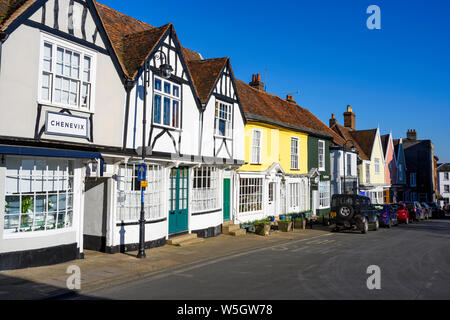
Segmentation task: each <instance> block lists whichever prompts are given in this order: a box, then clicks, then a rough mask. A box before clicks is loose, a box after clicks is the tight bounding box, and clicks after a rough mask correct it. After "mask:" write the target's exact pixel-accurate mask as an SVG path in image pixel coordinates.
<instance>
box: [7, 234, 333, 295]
mask: <svg viewBox="0 0 450 320" xmlns="http://www.w3.org/2000/svg"><path fill="white" fill-rule="evenodd" d="M329 234H330V232H329V229H328V228H327V227H322V226H315V227H314V229H313V230H304V231H303V230H295V231H294V232H289V233H282V232H279V231H275V232H273V233H272V234H271V235H270V236H267V237H262V236H258V235H255V234H247V235H246V236H243V237H231V236H227V235H220V236H218V237H215V238H208V239H205V241H204V242H202V243H199V244H196V245H192V246H186V247H177V246H170V245H166V246H163V247H159V248H154V249H151V250H147V251H146V254H147V258H146V259H142V260H141V259H137V258H136V255H137V252H127V253H124V254H114V255H110V254H105V253H100V252H94V251H85V259H83V260H76V261H70V262H67V263H63V264H58V265H53V266H45V267H37V268H29V269H22V270H11V271H1V272H0V300H39V299H61V298H68V297H72V296H74V293H76V296H77V297H79V298H80V297H81V298H83V297H84V298H87V299H89V298H91V297H92V293H93V292H97V291H99V290H107V289H108V288H110V287H115V286H120V285H122V284H126V283H132V282H136V281H141V280H142V279H146V278H148V277H151V276H157V275H158V274H159V275H160V274H165V273H170V272H171V270H176V269H177V268H189V266H199V265H208V264H209V263H211V261H214V262H215V263H217V261H220V260H227V259H230V258H237V257H245V256H246V254H247V253H254V252H255V250H256V251H257V250H264V249H265V248H269V247H273V246H275V245H282V244H287V243H290V242H297V241H304V240H307V239H312V238H317V237H323V236H325V235H329ZM71 266H77V267H79V268H80V271H81V290H76V291H71V290H68V289H67V280H68V277H69V276H70V274H68V272H67V271H68V268H69V267H71Z"/></svg>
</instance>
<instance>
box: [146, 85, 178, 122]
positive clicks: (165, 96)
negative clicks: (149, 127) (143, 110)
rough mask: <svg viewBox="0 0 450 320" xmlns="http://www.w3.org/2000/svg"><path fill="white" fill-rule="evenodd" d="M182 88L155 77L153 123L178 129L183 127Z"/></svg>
mask: <svg viewBox="0 0 450 320" xmlns="http://www.w3.org/2000/svg"><path fill="white" fill-rule="evenodd" d="M180 109H181V98H180V86H178V85H176V84H174V83H172V82H170V81H167V80H163V79H162V78H158V77H155V80H154V94H153V123H154V124H157V125H162V126H165V127H170V128H175V129H178V128H180V127H181V119H180V114H181V110H180Z"/></svg>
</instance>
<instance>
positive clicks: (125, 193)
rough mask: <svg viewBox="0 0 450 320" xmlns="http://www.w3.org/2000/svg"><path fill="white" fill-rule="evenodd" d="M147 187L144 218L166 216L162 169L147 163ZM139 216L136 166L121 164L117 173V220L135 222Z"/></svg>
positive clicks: (138, 189)
mask: <svg viewBox="0 0 450 320" xmlns="http://www.w3.org/2000/svg"><path fill="white" fill-rule="evenodd" d="M147 180H148V187H147V188H146V190H145V193H144V209H145V220H147V221H154V220H159V219H162V218H164V217H165V216H166V213H165V211H164V207H163V200H164V169H163V168H162V167H161V166H158V165H147ZM140 216H141V184H140V182H139V181H138V166H137V165H134V164H126V165H125V164H123V165H121V166H120V167H119V172H118V175H117V221H118V222H122V221H123V222H136V221H138V220H139V219H140Z"/></svg>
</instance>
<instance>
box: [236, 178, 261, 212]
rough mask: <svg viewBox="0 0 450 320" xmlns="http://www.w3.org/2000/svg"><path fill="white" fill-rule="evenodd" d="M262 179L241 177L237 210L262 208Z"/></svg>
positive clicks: (246, 210)
mask: <svg viewBox="0 0 450 320" xmlns="http://www.w3.org/2000/svg"><path fill="white" fill-rule="evenodd" d="M262 202H263V179H262V178H241V179H240V186H239V212H242V213H244V212H255V211H261V210H262V209H263V204H262Z"/></svg>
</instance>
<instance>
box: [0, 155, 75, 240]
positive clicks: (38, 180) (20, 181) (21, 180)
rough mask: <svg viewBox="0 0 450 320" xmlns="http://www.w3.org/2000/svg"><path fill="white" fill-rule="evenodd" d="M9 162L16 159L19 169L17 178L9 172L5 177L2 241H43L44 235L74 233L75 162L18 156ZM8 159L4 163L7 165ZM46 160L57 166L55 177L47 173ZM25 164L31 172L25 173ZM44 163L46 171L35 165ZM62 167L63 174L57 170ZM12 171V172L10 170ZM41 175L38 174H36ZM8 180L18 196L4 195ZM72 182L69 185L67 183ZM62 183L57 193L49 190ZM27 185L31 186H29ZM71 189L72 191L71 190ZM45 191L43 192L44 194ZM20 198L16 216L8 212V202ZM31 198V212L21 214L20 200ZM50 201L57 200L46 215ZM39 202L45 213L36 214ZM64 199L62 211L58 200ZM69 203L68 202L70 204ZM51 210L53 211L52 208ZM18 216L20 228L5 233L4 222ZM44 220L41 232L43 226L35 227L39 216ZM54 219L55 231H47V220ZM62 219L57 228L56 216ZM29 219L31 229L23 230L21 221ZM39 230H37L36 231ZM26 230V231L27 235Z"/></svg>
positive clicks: (27, 227) (48, 170)
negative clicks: (9, 199) (26, 189)
mask: <svg viewBox="0 0 450 320" xmlns="http://www.w3.org/2000/svg"><path fill="white" fill-rule="evenodd" d="M8 158H12V159H16V160H19V161H20V166H19V168H18V169H17V174H10V173H9V172H8V168H7V171H6V175H5V192H4V193H3V194H2V197H4V200H5V214H4V215H3V219H4V224H3V237H4V238H5V239H20V238H30V237H42V236H46V235H53V234H59V233H65V232H73V231H74V230H75V225H76V221H75V219H76V214H75V213H76V208H75V207H76V201H77V200H76V192H75V183H76V171H75V170H76V168H75V160H70V159H61V158H54V159H53V158H52V159H49V158H44V157H18V156H8ZM8 158H7V162H8ZM47 160H52V161H53V162H54V163H56V164H57V167H58V170H57V172H58V174H56V175H55V174H53V173H52V172H53V171H51V170H50V169H49V163H48V162H47ZM24 161H34V163H33V169H32V170H31V172H30V170H29V169H27V170H24V169H23V164H24ZM39 161H41V162H44V161H45V169H38V167H37V162H39ZM61 164H63V165H64V166H65V165H66V164H67V166H65V168H64V170H60V166H61ZM70 166H72V174H70V171H69V168H70ZM13 171H15V170H13ZM39 173H40V174H39ZM7 179H17V185H18V188H19V190H18V192H15V193H7V191H8V190H6V189H7V186H8V183H7ZM70 182H71V183H70ZM60 183H62V185H64V186H66V188H65V187H61V185H60V190H49V189H48V187H50V186H51V185H52V184H53V185H54V184H56V185H57V186H58V185H59V184H60ZM28 184H30V185H28ZM23 185H28V187H29V189H30V191H24V190H22V186H23ZM39 185H41V186H42V185H43V187H42V189H43V190H42V191H37V190H36V189H38V188H39ZM70 186H71V189H70ZM28 187H27V188H28ZM44 190H45V191H44ZM13 197H18V198H19V211H18V212H17V213H13V212H8V211H9V210H8V207H7V206H8V202H7V201H6V199H7V198H13ZM25 197H26V198H32V207H30V208H29V210H31V212H29V211H28V212H22V211H23V203H22V201H23V199H24V198H25ZM50 197H56V198H55V199H56V201H55V202H54V201H52V202H51V203H53V205H54V206H56V209H55V211H49V210H50V209H49V208H50V200H49V199H50ZM38 198H41V200H42V201H43V205H44V206H45V207H47V209H46V210H45V212H38V210H37V202H38V200H37V199H38ZM63 198H65V200H66V201H65V202H66V204H65V208H64V210H61V209H60V205H61V199H63ZM70 200H71V201H70ZM52 208H53V207H52ZM69 212H71V220H70V222H67V221H66V217H68V216H69V217H70V215H69ZM17 215H18V216H19V221H18V223H19V226H18V229H17V231H16V232H14V231H12V230H13V229H6V225H7V224H6V220H7V217H12V216H17ZM42 215H43V216H44V223H45V225H44V229H42V226H40V227H39V226H38V225H37V222H36V221H37V219H38V216H42ZM52 215H55V217H56V218H54V219H55V220H54V228H51V227H50V228H48V225H47V224H48V221H49V218H50V217H51V216H52ZM60 215H64V226H63V227H60V228H58V225H59V222H60V221H59V216H60ZM24 216H28V221H30V219H31V220H32V225H31V226H30V225H27V226H25V227H23V226H22V223H23V221H24V220H23V217H24ZM38 227H39V229H38ZM27 230H28V231H27Z"/></svg>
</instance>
